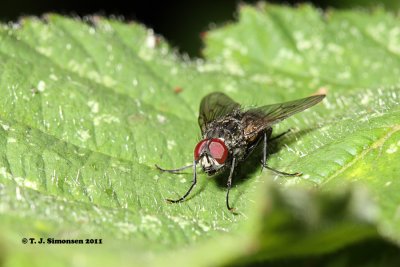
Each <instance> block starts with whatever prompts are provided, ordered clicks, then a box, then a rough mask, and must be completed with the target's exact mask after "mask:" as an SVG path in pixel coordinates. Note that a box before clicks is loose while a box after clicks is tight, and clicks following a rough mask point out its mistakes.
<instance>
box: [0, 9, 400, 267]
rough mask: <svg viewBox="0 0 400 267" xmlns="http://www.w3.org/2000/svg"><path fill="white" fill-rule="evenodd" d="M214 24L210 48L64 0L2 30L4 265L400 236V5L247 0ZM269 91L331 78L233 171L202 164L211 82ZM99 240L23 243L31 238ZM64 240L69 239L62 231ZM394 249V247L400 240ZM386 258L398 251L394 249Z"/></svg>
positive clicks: (248, 99)
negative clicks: (199, 167) (92, 13)
mask: <svg viewBox="0 0 400 267" xmlns="http://www.w3.org/2000/svg"><path fill="white" fill-rule="evenodd" d="M239 14H240V18H239V21H238V22H237V23H232V24H230V25H226V26H223V27H221V28H219V29H215V30H212V31H211V32H209V33H207V35H206V46H205V50H204V52H205V60H189V59H187V58H185V57H182V56H179V55H177V54H176V53H175V52H174V50H173V49H172V48H170V47H169V45H168V44H167V43H166V42H165V41H164V40H163V39H162V38H160V37H159V36H156V35H154V33H153V32H152V31H151V30H149V29H146V28H144V27H143V26H140V25H138V24H136V23H125V22H121V21H119V20H114V19H105V18H102V17H90V18H87V19H85V20H83V21H81V20H79V19H73V18H66V17H62V16H58V15H54V14H51V15H47V16H46V17H45V18H43V19H38V18H25V19H23V20H22V21H20V23H19V24H15V25H2V26H1V30H0V126H1V127H0V179H1V180H0V184H1V186H0V203H1V204H0V212H1V217H0V227H1V229H2V231H1V236H0V237H2V239H1V243H0V246H1V247H2V248H4V249H2V250H1V252H0V253H1V254H0V258H2V259H4V261H5V262H6V263H7V264H8V265H13V266H19V265H27V264H30V265H34V266H35V265H37V266H43V265H44V264H46V263H48V264H51V265H56V264H58V265H60V266H63V265H65V266H70V265H71V264H74V265H83V264H84V265H119V266H125V265H131V264H132V262H134V263H136V264H137V265H140V266H143V265H150V266H159V265H161V264H162V265H163V266H166V265H167V266H168V265H171V266H182V265H190V266H210V265H226V264H232V263H236V264H241V263H249V262H255V261H259V260H270V259H275V260H276V259H286V258H289V257H305V256H310V255H312V256H315V255H323V254H325V253H332V252H334V251H337V250H338V249H345V248H346V247H347V246H348V245H350V244H353V243H356V242H358V243H361V242H363V241H364V240H365V239H368V238H374V239H379V238H383V239H385V240H390V241H393V242H394V243H396V244H399V241H400V234H399V233H400V229H399V222H398V221H399V216H398V205H397V203H398V201H399V197H398V194H397V192H398V189H399V186H400V184H399V183H398V182H397V181H396V177H397V176H398V174H399V173H400V172H399V167H398V164H397V162H399V159H400V158H399V153H398V151H400V134H399V130H400V123H399V120H400V119H399V93H400V92H399V91H400V90H399V88H398V85H399V81H398V77H399V70H400V68H399V65H400V32H399V31H398V30H397V29H398V27H399V25H398V22H397V21H396V18H395V17H393V16H392V15H389V14H386V13H385V12H383V11H381V10H376V11H374V12H373V13H364V12H356V11H346V12H339V11H331V12H329V13H326V14H322V13H320V11H318V10H316V9H314V8H313V7H311V6H308V5H305V6H300V7H299V8H295V9H294V8H288V7H282V6H274V5H260V6H258V7H250V6H242V7H241V8H240V12H239ZM213 91H224V92H226V93H227V94H229V95H230V96H231V97H232V98H234V99H235V100H237V101H239V102H240V103H243V104H244V105H254V104H255V105H262V104H270V103H275V102H279V101H286V100H292V99H296V98H301V97H305V96H307V95H310V94H312V93H315V92H326V93H327V95H328V96H327V99H326V100H324V102H323V103H322V104H319V105H318V106H316V107H313V108H312V109H310V110H308V111H305V112H304V113H301V114H299V115H296V116H295V117H293V118H290V119H288V120H286V121H285V122H283V123H281V124H279V125H277V127H276V128H274V132H275V133H279V132H283V131H285V130H286V129H288V128H292V129H293V131H292V133H289V134H288V135H286V136H285V137H283V138H281V139H280V140H279V141H278V142H276V143H275V144H272V145H271V149H272V154H271V156H270V157H269V161H268V163H269V165H270V166H271V167H274V168H276V169H279V170H283V171H301V172H303V176H301V177H296V178H292V177H275V176H273V175H272V174H271V173H264V174H262V173H260V171H259V169H260V168H259V166H258V161H259V158H258V155H254V156H253V158H251V159H250V160H249V161H248V162H246V163H245V164H243V166H242V168H241V170H240V171H239V172H238V174H237V175H236V176H235V178H234V188H233V189H232V191H231V201H232V204H233V205H234V207H235V208H236V209H237V211H238V214H237V215H235V214H233V213H231V212H229V211H228V210H227V209H226V207H225V201H224V200H225V193H226V191H225V183H226V180H225V179H226V177H225V176H224V175H218V176H217V177H215V178H213V179H207V178H206V176H205V175H203V174H202V175H200V176H199V183H198V185H197V187H196V189H195V191H194V193H193V194H192V195H191V197H189V199H188V200H187V201H185V202H184V203H181V204H177V205H168V204H167V203H165V201H164V199H165V198H170V197H171V198H173V197H179V196H181V195H182V194H183V193H184V192H185V190H187V188H188V186H189V185H190V182H191V173H190V171H188V172H187V173H185V174H180V175H172V174H168V173H160V172H159V171H158V170H156V169H155V167H154V164H159V165H161V166H163V167H166V168H174V167H180V166H184V165H185V164H189V163H190V161H191V157H192V153H193V148H194V145H195V144H196V142H197V141H198V140H199V139H200V133H199V132H200V131H199V129H198V125H197V115H198V113H197V110H198V106H199V102H200V100H201V98H202V97H203V96H204V95H206V94H207V93H209V92H213ZM41 237H42V238H45V239H47V238H55V239H83V240H85V239H100V238H101V239H102V241H103V244H92V245H88V244H82V245H78V244H76V245H65V244H64V245H55V244H45V245H39V244H30V243H29V242H30V240H29V242H28V244H22V243H21V239H22V238H36V241H37V240H38V238H41ZM54 246H56V247H57V249H56V250H55V249H54ZM390 257H392V254H390ZM388 262H391V261H390V260H389V261H388Z"/></svg>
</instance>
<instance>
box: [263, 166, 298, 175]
mask: <svg viewBox="0 0 400 267" xmlns="http://www.w3.org/2000/svg"><path fill="white" fill-rule="evenodd" d="M263 167H264V168H266V169H268V170H270V171H273V172H274V173H276V174H279V175H284V176H301V175H303V174H302V173H301V172H295V173H288V172H281V171H278V170H275V169H272V168H271V167H269V166H268V165H263Z"/></svg>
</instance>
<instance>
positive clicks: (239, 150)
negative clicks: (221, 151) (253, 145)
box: [203, 112, 247, 161]
mask: <svg viewBox="0 0 400 267" xmlns="http://www.w3.org/2000/svg"><path fill="white" fill-rule="evenodd" d="M203 137H204V139H207V138H219V139H221V140H223V141H224V143H225V145H226V147H227V148H228V151H229V159H231V158H232V157H235V158H236V159H237V160H239V161H240V160H241V159H242V158H243V157H244V156H245V152H246V148H247V144H246V140H245V137H244V134H243V125H242V123H241V116H240V113H238V112H237V113H233V114H232V116H226V117H224V118H221V119H218V120H215V121H213V122H212V123H210V124H209V125H208V127H207V129H206V131H205V133H204V136H203Z"/></svg>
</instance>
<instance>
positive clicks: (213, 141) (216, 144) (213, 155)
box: [194, 138, 228, 175]
mask: <svg viewBox="0 0 400 267" xmlns="http://www.w3.org/2000/svg"><path fill="white" fill-rule="evenodd" d="M194 158H195V160H196V162H199V163H200V166H201V168H202V169H203V171H204V172H205V173H207V174H208V175H213V174H214V173H216V172H218V171H219V170H221V169H222V168H223V167H224V166H225V164H226V160H227V158H228V148H227V146H226V145H225V142H224V140H223V139H220V138H208V139H203V140H201V141H200V142H199V143H198V144H197V145H196V147H195V149H194Z"/></svg>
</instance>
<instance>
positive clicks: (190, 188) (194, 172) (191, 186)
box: [166, 160, 197, 203]
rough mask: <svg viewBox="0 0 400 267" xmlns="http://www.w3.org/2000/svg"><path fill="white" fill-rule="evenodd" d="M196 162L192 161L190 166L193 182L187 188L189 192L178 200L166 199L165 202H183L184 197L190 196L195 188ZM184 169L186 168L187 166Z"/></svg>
mask: <svg viewBox="0 0 400 267" xmlns="http://www.w3.org/2000/svg"><path fill="white" fill-rule="evenodd" d="M196 164H197V162H196V160H194V161H193V164H192V165H190V166H193V181H192V184H191V185H190V187H189V190H188V191H187V192H186V193H185V194H184V195H183V196H182V197H181V198H179V199H176V200H174V199H166V201H168V202H169V203H179V202H181V201H184V200H185V199H186V197H187V196H188V195H189V194H190V192H191V191H192V189H193V188H194V187H195V185H196V183H197V172H196ZM184 168H188V167H187V166H186V167H184ZM181 169H182V168H181Z"/></svg>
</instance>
